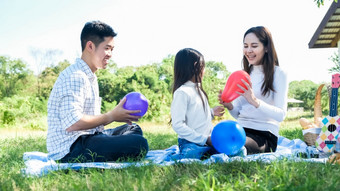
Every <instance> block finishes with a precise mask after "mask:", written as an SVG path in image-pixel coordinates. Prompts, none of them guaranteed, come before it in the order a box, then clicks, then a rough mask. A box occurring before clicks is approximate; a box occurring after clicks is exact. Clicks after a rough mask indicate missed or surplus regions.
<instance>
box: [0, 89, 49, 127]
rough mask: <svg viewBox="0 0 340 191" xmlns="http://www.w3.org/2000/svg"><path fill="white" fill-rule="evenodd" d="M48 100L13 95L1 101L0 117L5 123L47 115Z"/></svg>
mask: <svg viewBox="0 0 340 191" xmlns="http://www.w3.org/2000/svg"><path fill="white" fill-rule="evenodd" d="M46 105H47V100H45V99H43V98H41V99H39V98H37V97H34V96H18V95H15V96H12V97H7V98H4V99H3V100H2V101H0V119H1V123H2V124H3V125H7V124H15V123H17V122H18V123H19V122H23V121H27V120H30V119H32V118H35V117H38V116H40V115H47V108H46Z"/></svg>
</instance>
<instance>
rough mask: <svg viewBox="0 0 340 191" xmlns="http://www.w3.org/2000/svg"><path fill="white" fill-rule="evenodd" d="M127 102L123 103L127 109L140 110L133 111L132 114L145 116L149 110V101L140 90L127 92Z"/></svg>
mask: <svg viewBox="0 0 340 191" xmlns="http://www.w3.org/2000/svg"><path fill="white" fill-rule="evenodd" d="M125 97H126V102H125V103H124V105H123V108H124V109H127V110H140V111H141V112H139V113H133V114H131V115H137V116H143V115H144V114H145V113H146V111H147V110H148V107H149V103H148V100H147V99H146V97H145V96H144V95H143V94H141V93H139V92H130V93H128V94H126V96H125Z"/></svg>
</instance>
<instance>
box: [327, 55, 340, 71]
mask: <svg viewBox="0 0 340 191" xmlns="http://www.w3.org/2000/svg"><path fill="white" fill-rule="evenodd" d="M329 59H330V60H331V61H332V62H333V63H334V65H335V66H333V67H332V68H330V69H328V71H329V72H331V73H332V72H335V73H340V63H339V55H338V54H337V53H334V54H333V55H332V56H331V57H330V58H329Z"/></svg>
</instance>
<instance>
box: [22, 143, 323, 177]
mask: <svg viewBox="0 0 340 191" xmlns="http://www.w3.org/2000/svg"><path fill="white" fill-rule="evenodd" d="M178 153H179V149H178V146H177V145H173V146H171V147H169V148H167V149H164V150H150V151H149V152H148V153H147V155H146V157H145V159H144V160H142V161H139V162H119V163H118V162H91V163H57V162H55V161H54V160H52V159H50V158H48V157H47V153H43V152H38V151H34V152H25V153H24V154H23V160H24V162H25V168H23V169H22V170H21V172H22V174H23V175H25V176H42V175H45V174H48V173H49V172H51V171H56V170H63V169H74V170H79V169H82V168H100V169H121V168H126V167H129V166H131V165H134V166H137V167H139V166H146V165H150V164H153V165H159V166H168V165H173V164H176V163H192V162H198V163H202V164H212V163H227V162H232V161H235V160H236V161H245V162H248V161H262V162H268V163H269V162H271V161H274V160H282V159H288V160H293V161H307V162H318V163H325V162H326V161H327V159H328V156H327V155H322V154H320V153H318V152H317V150H316V149H315V147H311V146H307V145H306V143H305V142H303V141H302V140H300V139H294V140H289V139H287V138H285V137H282V136H280V137H279V139H278V147H277V150H276V152H273V153H261V154H254V155H248V156H245V157H240V156H234V157H228V156H227V155H225V154H215V155H212V156H211V157H210V158H208V159H205V160H198V159H190V158H186V159H180V160H176V161H173V160H169V158H171V155H174V154H178ZM317 156H319V157H318V158H317Z"/></svg>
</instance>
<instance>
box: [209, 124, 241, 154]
mask: <svg viewBox="0 0 340 191" xmlns="http://www.w3.org/2000/svg"><path fill="white" fill-rule="evenodd" d="M211 142H212V144H213V146H214V148H215V149H216V150H217V151H218V152H220V153H225V154H226V155H234V154H236V153H237V152H238V151H239V150H240V149H241V148H242V147H243V146H244V144H245V143H246V132H245V131H244V129H243V127H242V126H241V125H240V124H239V123H237V122H236V121H232V120H226V121H222V122H220V123H218V124H217V125H216V126H215V127H214V129H213V131H212V133H211Z"/></svg>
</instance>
